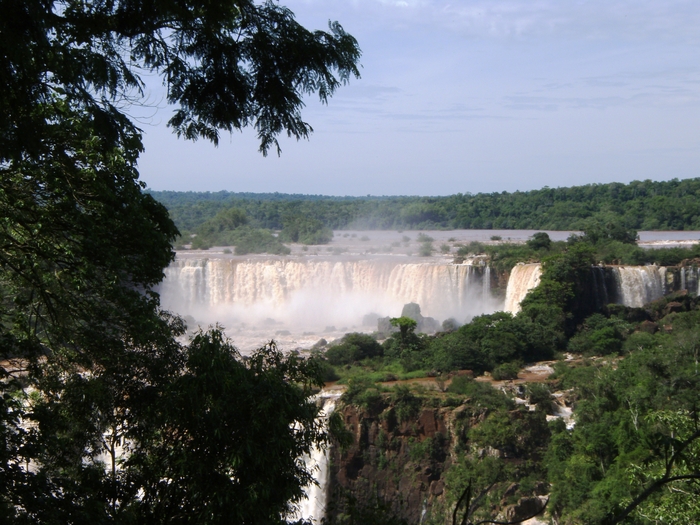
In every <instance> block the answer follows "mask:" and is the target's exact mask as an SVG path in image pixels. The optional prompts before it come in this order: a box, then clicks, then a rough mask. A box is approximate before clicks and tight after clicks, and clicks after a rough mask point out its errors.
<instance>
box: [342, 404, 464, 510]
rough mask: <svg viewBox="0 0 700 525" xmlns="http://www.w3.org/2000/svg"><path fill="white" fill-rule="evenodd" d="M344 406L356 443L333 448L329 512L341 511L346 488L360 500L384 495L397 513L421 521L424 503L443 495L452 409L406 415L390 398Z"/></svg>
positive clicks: (383, 499) (367, 502)
mask: <svg viewBox="0 0 700 525" xmlns="http://www.w3.org/2000/svg"><path fill="white" fill-rule="evenodd" d="M341 410H342V414H343V418H344V420H345V425H346V428H347V429H348V430H349V431H350V432H352V434H353V436H354V443H353V445H352V446H350V447H349V448H347V449H346V450H345V451H341V450H339V449H338V448H333V449H332V451H331V473H330V474H331V475H330V493H331V504H330V505H329V507H330V508H329V512H330V513H334V512H335V513H339V512H341V511H342V509H339V508H338V506H339V505H340V506H341V507H342V504H343V503H342V494H351V495H352V496H353V497H354V498H355V499H356V502H357V504H358V506H363V505H372V504H373V503H374V502H376V501H381V502H383V503H385V504H386V505H387V506H388V510H390V511H391V512H392V513H393V514H394V515H395V516H397V517H399V518H402V519H405V520H407V521H408V523H418V522H419V521H420V518H421V514H422V513H423V511H424V509H426V508H428V509H429V508H430V507H432V505H433V504H434V503H435V502H436V501H438V500H441V499H444V491H445V482H444V479H443V474H444V472H445V471H446V469H447V468H448V467H449V466H450V464H451V459H450V453H449V452H450V450H449V449H450V438H449V426H450V418H451V417H452V412H453V409H450V408H425V407H422V408H420V409H419V410H418V411H417V413H415V414H413V417H410V418H407V419H405V420H404V421H399V419H398V417H397V414H396V412H397V411H396V407H393V406H391V405H389V404H384V405H382V406H379V407H372V409H361V408H358V407H356V406H346V407H344V408H343V409H341Z"/></svg>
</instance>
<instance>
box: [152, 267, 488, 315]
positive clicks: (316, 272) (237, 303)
mask: <svg viewBox="0 0 700 525" xmlns="http://www.w3.org/2000/svg"><path fill="white" fill-rule="evenodd" d="M484 277H485V278H484ZM488 279H489V273H488V270H487V267H484V266H480V265H473V264H450V263H446V262H440V263H436V262H429V263H423V262H412V263H406V262H398V261H397V260H396V259H394V260H391V259H354V260H353V259H346V260H317V259H282V258H251V259H241V258H210V259H198V258H182V259H178V260H176V261H175V262H174V263H173V264H171V265H170V266H169V267H168V268H166V270H165V280H164V281H163V283H162V285H161V287H160V290H159V291H160V294H161V302H162V304H163V306H164V307H165V308H167V309H171V310H174V311H176V312H178V313H180V314H183V315H187V314H190V315H193V316H194V317H195V318H197V319H200V320H204V321H207V322H213V321H222V322H224V323H227V322H229V321H230V320H234V321H236V322H250V323H256V322H259V321H260V320H264V319H266V318H272V319H274V320H275V321H279V322H281V323H282V324H286V325H288V326H294V327H296V328H298V327H309V328H318V327H323V326H327V325H348V324H352V323H354V322H359V321H358V320H361V319H362V317H363V316H364V315H367V314H369V313H372V312H374V313H377V314H380V315H382V316H396V315H399V314H400V313H401V309H402V307H403V305H404V304H406V303H409V302H415V303H418V304H419V305H420V307H421V313H422V314H423V315H425V316H431V317H434V318H436V319H438V320H444V319H447V318H449V317H454V318H456V319H457V320H459V321H460V322H464V320H465V319H467V318H470V317H472V316H474V315H479V314H483V313H489V312H493V311H495V310H497V309H499V307H500V304H498V301H497V300H495V299H493V298H492V297H491V294H490V285H489V283H488Z"/></svg>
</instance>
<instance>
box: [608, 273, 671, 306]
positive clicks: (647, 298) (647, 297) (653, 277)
mask: <svg viewBox="0 0 700 525" xmlns="http://www.w3.org/2000/svg"><path fill="white" fill-rule="evenodd" d="M613 272H614V274H615V282H616V284H617V288H618V289H617V297H618V300H619V301H620V302H621V303H622V304H624V305H625V306H631V307H635V308H641V307H642V306H644V305H645V304H647V303H650V302H652V301H655V300H656V299H659V298H661V297H663V296H664V294H665V293H666V268H664V267H663V266H616V267H613ZM682 288H683V289H684V288H685V286H682Z"/></svg>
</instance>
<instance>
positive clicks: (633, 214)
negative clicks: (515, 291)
mask: <svg viewBox="0 0 700 525" xmlns="http://www.w3.org/2000/svg"><path fill="white" fill-rule="evenodd" d="M150 193H151V195H152V196H153V197H154V198H155V199H156V200H158V201H160V202H161V203H162V204H164V205H165V206H166V207H167V208H168V211H169V213H170V216H171V217H172V218H173V220H174V221H175V224H176V225H177V227H178V228H179V229H180V231H181V232H183V233H188V232H194V231H196V229H197V228H198V227H199V226H200V225H201V224H203V223H204V222H206V221H207V220H210V219H212V218H213V217H214V216H215V215H216V214H217V213H219V212H221V211H223V210H227V209H229V208H237V209H239V210H241V211H243V212H244V213H245V215H246V216H247V217H248V219H249V222H250V224H251V225H252V226H255V227H257V228H267V229H272V230H280V229H282V228H283V226H284V222H285V219H286V218H287V217H290V216H304V217H309V218H313V219H315V220H318V221H320V222H321V223H323V225H324V226H325V227H328V228H331V229H334V230H342V229H365V230H393V229H415V230H428V229H537V230H583V229H585V228H586V226H587V224H588V223H589V222H591V221H595V222H598V223H606V224H607V223H610V222H615V223H618V224H620V225H621V226H623V227H624V228H627V229H632V230H700V198H698V197H700V178H694V179H684V180H679V179H672V180H669V181H651V180H645V181H633V182H630V183H629V184H622V183H608V184H588V185H584V186H571V187H566V188H549V187H544V188H542V189H539V190H532V191H526V192H521V191H516V192H512V193H509V192H501V193H497V192H495V193H479V194H475V195H472V194H469V193H464V194H462V193H458V194H456V195H450V196H446V197H409V196H383V197H371V196H368V197H334V196H321V195H298V194H283V193H268V194H264V193H231V192H225V191H222V192H215V193H210V192H201V193H198V192H174V191H151V192H150Z"/></svg>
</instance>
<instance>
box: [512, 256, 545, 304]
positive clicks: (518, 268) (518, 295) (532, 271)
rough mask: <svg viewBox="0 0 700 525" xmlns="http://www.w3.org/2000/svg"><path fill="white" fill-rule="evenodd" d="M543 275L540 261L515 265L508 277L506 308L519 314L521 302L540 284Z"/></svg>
mask: <svg viewBox="0 0 700 525" xmlns="http://www.w3.org/2000/svg"><path fill="white" fill-rule="evenodd" d="M541 275H542V265H541V264H539V263H532V264H517V265H515V266H514V267H513V269H512V270H511V271H510V277H509V278H508V287H507V288H506V303H505V307H504V310H505V311H506V312H510V313H512V314H514V315H515V314H517V313H518V312H519V311H520V303H521V302H522V300H523V299H525V296H526V295H527V293H528V292H529V291H530V290H532V289H533V288H535V287H536V286H537V285H538V284H540V277H541Z"/></svg>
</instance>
